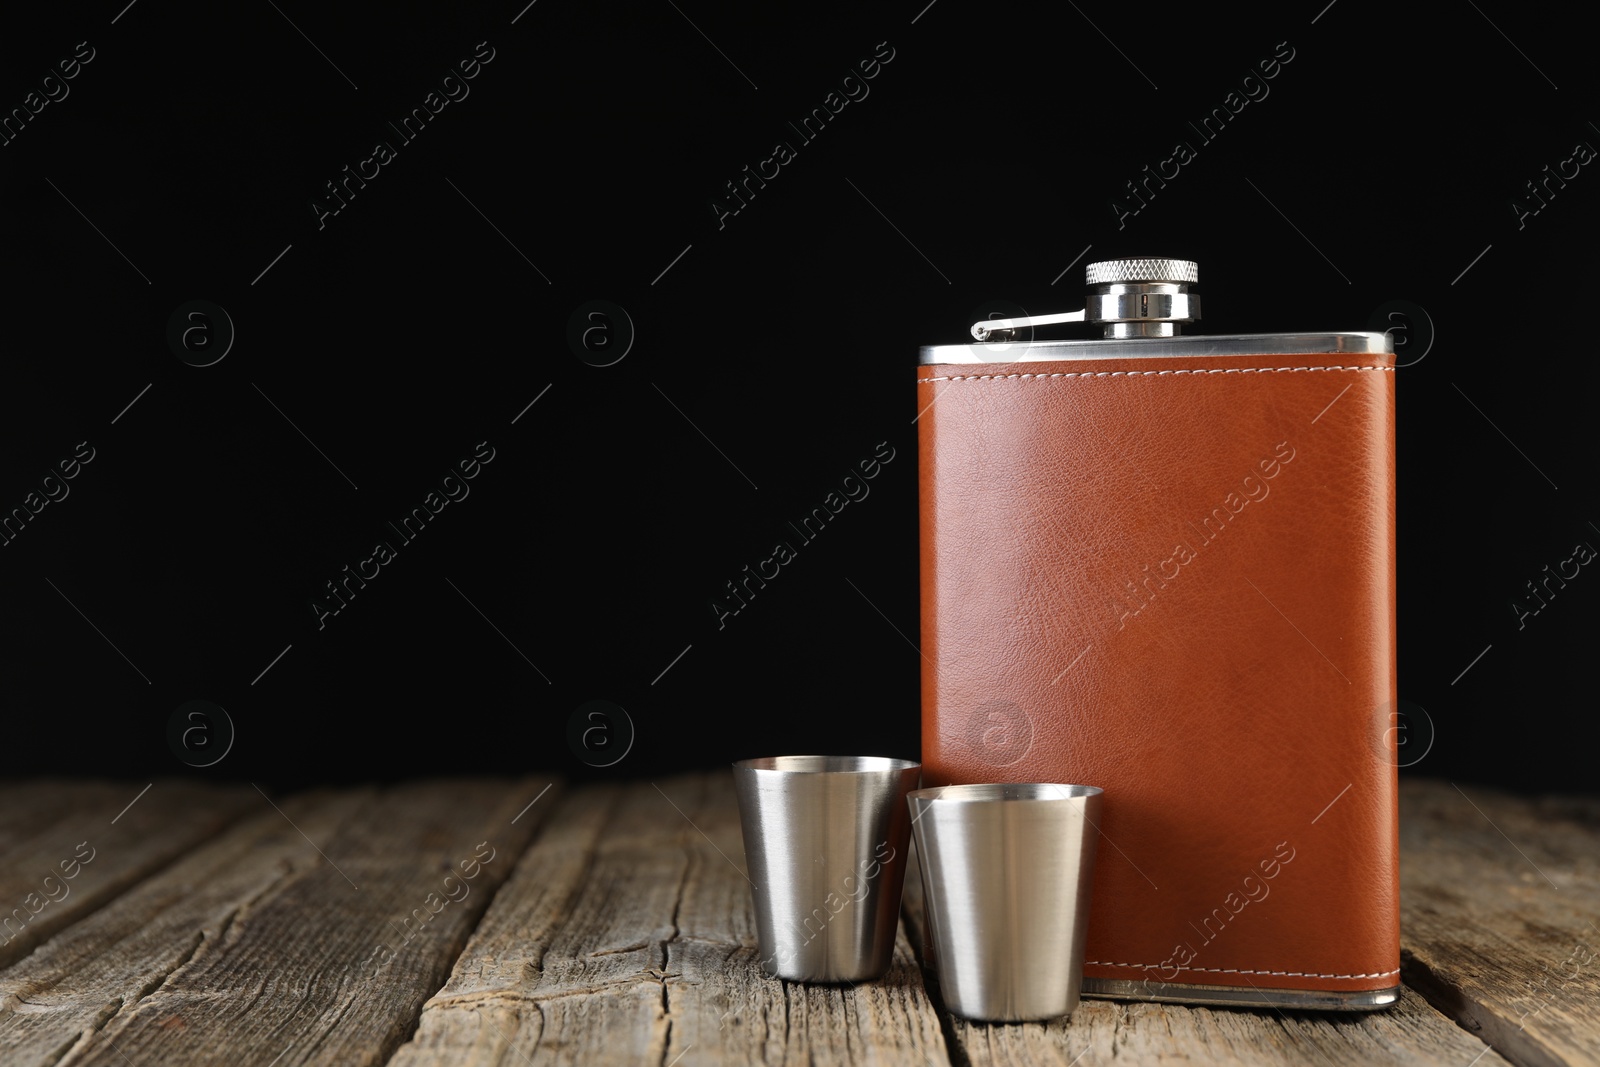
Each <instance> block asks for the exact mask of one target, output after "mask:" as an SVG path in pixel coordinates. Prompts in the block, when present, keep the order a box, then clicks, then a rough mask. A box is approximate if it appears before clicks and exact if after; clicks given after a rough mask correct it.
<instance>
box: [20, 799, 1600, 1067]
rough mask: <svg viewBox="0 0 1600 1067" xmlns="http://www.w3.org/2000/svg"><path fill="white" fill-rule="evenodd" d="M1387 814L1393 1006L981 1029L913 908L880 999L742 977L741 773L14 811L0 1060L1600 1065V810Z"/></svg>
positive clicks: (1453, 807) (1428, 802) (1184, 1013)
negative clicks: (925, 939)
mask: <svg viewBox="0 0 1600 1067" xmlns="http://www.w3.org/2000/svg"><path fill="white" fill-rule="evenodd" d="M141 790H144V791H143V792H141ZM130 802H131V803H130ZM1402 818H1403V831H1402V840H1403V846H1404V850H1405V852H1404V858H1405V863H1404V887H1405V888H1404V917H1403V926H1404V943H1405V954H1404V959H1403V965H1404V972H1403V973H1404V979H1405V982H1406V991H1405V996H1404V997H1403V999H1402V1000H1401V1002H1400V1003H1399V1005H1397V1006H1396V1007H1395V1008H1393V1009H1391V1010H1389V1011H1386V1012H1382V1013H1376V1014H1351V1015H1333V1016H1330V1015H1323V1014H1315V1013H1299V1012H1278V1011H1274V1010H1263V1011H1237V1010H1235V1011H1222V1010H1208V1009H1204V1008H1185V1007H1176V1006H1171V1005H1156V1004H1136V1003H1118V1002H1112V1001H1097V1000H1086V1001H1084V1002H1083V1003H1082V1004H1081V1005H1080V1007H1079V1008H1078V1010H1077V1011H1076V1012H1075V1013H1074V1014H1073V1015H1072V1017H1071V1019H1070V1020H1069V1021H1066V1022H1056V1023H1052V1024H1050V1025H1037V1024H1028V1025H1016V1026H987V1025H979V1024H971V1023H966V1022H963V1021H961V1020H958V1019H954V1018H952V1017H951V1016H950V1015H949V1014H948V1013H947V1012H945V1011H944V1010H943V1008H942V1006H941V1004H940V1002H939V1000H938V995H937V990H938V987H937V985H936V984H933V985H930V984H927V983H926V981H925V979H924V975H923V973H922V971H921V969H920V967H919V965H918V962H917V957H916V954H915V952H914V946H915V947H916V948H918V949H920V946H921V944H922V938H921V930H920V927H919V925H918V924H919V922H920V894H918V893H917V892H916V891H915V890H916V885H915V882H914V880H913V881H912V883H911V884H909V885H908V892H907V901H906V909H905V920H904V922H903V923H902V925H901V929H900V933H899V938H898V946H897V949H896V953H895V962H894V966H893V968H892V969H891V970H890V972H889V974H888V975H887V976H886V977H885V978H884V979H883V980H881V981H878V982H871V983H863V984H861V985H859V986H857V987H854V988H850V987H842V988H824V987H808V986H801V985H790V984H786V983H782V982H778V981H774V980H769V979H766V978H764V977H762V976H761V975H760V974H759V970H758V966H757V951H756V935H755V927H754V922H753V914H752V909H751V901H750V887H749V886H748V885H747V884H746V880H745V876H744V874H743V870H742V862H743V859H744V856H743V849H742V847H741V844H740V837H739V821H738V812H737V809H736V807H735V804H734V800H733V793H732V777H731V775H729V774H720V773H719V774H712V775H696V776H689V777H677V778H664V779H660V780H658V781H655V782H640V783H630V784H625V785H613V786H591V787H583V788H579V789H569V788H565V787H563V785H562V784H561V783H560V782H556V781H554V780H552V779H550V778H544V777H538V776H535V777H532V778H528V779H524V780H521V781H502V780H485V779H472V780H461V781H432V782H426V783H418V784H409V785H403V786H399V787H393V788H385V789H374V788H368V789H340V790H323V791H315V792H309V793H301V794H296V795H292V796H287V797H275V796H269V795H268V794H267V793H265V792H262V791H261V790H259V789H257V788H254V787H252V786H243V787H208V786H202V785H197V784H193V783H190V782H182V781H157V782H155V783H153V784H152V785H151V786H150V787H149V788H148V789H145V787H144V784H143V783H137V782H135V783H131V784H130V783H110V782H61V781H33V782H22V783H14V784H9V785H5V786H0V908H4V909H7V911H6V914H8V915H9V916H10V920H9V922H7V923H5V924H4V926H3V929H0V942H3V943H0V967H3V968H4V969H3V970H0V1064H4V1065H6V1067H25V1065H34V1064H38V1065H47V1064H48V1065H52V1067H54V1065H67V1064H74V1065H75V1064H101V1065H106V1067H128V1065H136V1067H144V1065H146V1064H149V1065H163V1067H165V1065H185V1064H226V1065H228V1067H244V1065H247V1064H254V1065H259V1067H290V1065H294V1064H311V1063H316V1064H341V1065H348V1064H383V1063H388V1064H395V1065H404V1067H421V1065H432V1064H452V1065H454V1064H504V1065H508V1067H516V1065H519V1064H522V1065H540V1067H543V1065H545V1064H574V1065H585V1067H588V1065H597V1064H628V1065H638V1064H649V1065H651V1067H694V1065H696V1064H779V1063H783V1064H812V1063H815V1064H832V1063H850V1064H896V1065H898V1064H914V1065H923V1064H937V1065H945V1064H954V1065H963V1064H990V1063H1000V1064H1059V1065H1062V1067H1065V1065H1068V1064H1082V1065H1088V1064H1095V1063H1101V1064H1104V1063H1109V1062H1111V1061H1112V1060H1113V1059H1115V1060H1116V1061H1117V1062H1119V1063H1126V1064H1140V1063H1169V1062H1183V1063H1241V1064H1242V1063H1250V1064H1295V1065H1305V1064H1371V1063H1405V1064H1422V1063H1428V1064H1448V1065H1452V1067H1469V1065H1473V1064H1476V1065H1481V1067H1486V1065H1489V1064H1503V1063H1508V1062H1509V1063H1516V1064H1576V1063H1600V960H1597V959H1596V955H1597V948H1600V798H1596V799H1574V800H1554V799H1550V800H1542V801H1529V800H1525V799H1519V798H1515V797H1512V796H1509V795H1505V794H1501V793H1496V792H1494V791H1492V790H1489V789H1482V788H1468V789H1467V790H1466V791H1465V792H1463V791H1461V790H1459V789H1457V788H1455V787H1454V786H1452V785H1450V784H1448V783H1442V782H1419V781H1408V782H1406V783H1405V784H1404V789H1403V801H1402Z"/></svg>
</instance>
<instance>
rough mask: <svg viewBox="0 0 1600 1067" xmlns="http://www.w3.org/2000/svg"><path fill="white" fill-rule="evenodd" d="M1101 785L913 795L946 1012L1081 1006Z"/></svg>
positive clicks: (1012, 1015)
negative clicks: (1079, 1002) (1080, 991)
mask: <svg viewBox="0 0 1600 1067" xmlns="http://www.w3.org/2000/svg"><path fill="white" fill-rule="evenodd" d="M1100 797H1101V790H1100V789H1099V788H1098V787H1095V786H1084V785H1056V784H1052V783H1037V782H1030V783H1016V784H997V785H950V786H942V787H939V788H935V789H919V790H917V791H916V792H914V793H912V794H911V795H910V797H908V798H907V799H908V806H909V809H910V811H911V824H912V830H913V832H914V833H915V834H916V840H917V858H918V859H919V860H920V861H921V866H922V884H923V895H924V899H925V901H926V910H927V919H926V921H927V923H928V927H929V930H928V933H929V936H930V938H931V940H932V942H933V949H934V956H935V957H936V960H937V964H936V965H937V970H938V975H939V987H940V991H941V993H942V995H943V997H944V1002H945V1006H946V1007H948V1008H949V1009H950V1010H951V1011H953V1012H954V1013H956V1014H957V1015H960V1016H963V1017H965V1018H968V1019H978V1020H985V1021H989V1022H1025V1021H1030V1020H1043V1019H1054V1018H1059V1017H1060V1016H1063V1015H1068V1014H1071V1012H1072V1009H1073V1008H1075V1007H1077V1006H1078V991H1079V987H1080V986H1081V984H1082V982H1083V950H1084V938H1085V936H1086V935H1087V933H1088V919H1089V887H1090V883H1091V881H1092V879H1093V875H1094V855H1095V845H1096V844H1097V843H1098V841H1099V838H1100V833H1099V830H1098V827H1099V825H1100Z"/></svg>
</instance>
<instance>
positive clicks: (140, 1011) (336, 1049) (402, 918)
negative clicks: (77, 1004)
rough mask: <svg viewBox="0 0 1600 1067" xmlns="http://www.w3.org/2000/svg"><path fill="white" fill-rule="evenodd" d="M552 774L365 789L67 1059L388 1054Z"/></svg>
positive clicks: (502, 874) (286, 1059) (433, 986)
mask: <svg viewBox="0 0 1600 1067" xmlns="http://www.w3.org/2000/svg"><path fill="white" fill-rule="evenodd" d="M548 784H549V783H548V782H547V781H546V780H543V779H539V780H531V779H530V780H524V781H521V782H515V783H513V782H510V781H494V780H473V781H461V782H429V783H419V784H415V785H407V786H402V787H397V788H395V789H392V790H385V791H383V792H381V793H378V794H376V795H375V796H372V797H370V798H368V799H367V800H365V801H364V802H363V803H362V804H360V805H359V807H358V809H357V810H356V811H354V812H353V813H352V814H351V815H350V816H349V817H348V818H345V819H343V820H342V821H340V822H339V823H338V826H337V828H336V829H334V830H333V832H332V833H331V836H329V837H327V838H325V839H324V840H321V841H316V840H315V838H314V836H312V835H308V836H312V839H313V841H315V844H314V846H313V845H310V844H308V846H307V847H315V848H316V849H317V850H318V851H319V852H320V853H321V854H322V858H323V859H324V862H319V863H316V864H314V865H313V864H309V863H307V864H305V865H301V864H299V863H295V864H293V865H292V866H291V867H290V869H288V870H286V871H285V872H284V874H283V876H282V877H281V878H280V879H279V880H278V881H277V882H275V883H273V884H271V885H270V886H269V887H268V888H267V889H266V890H265V891H264V892H262V893H261V894H260V896H259V899H256V900H253V901H250V902H248V903H246V904H245V905H244V906H242V907H240V908H239V909H238V911H237V913H236V914H234V915H233V916H232V919H231V922H228V923H227V924H226V926H225V927H221V926H219V927H218V928H217V930H216V936H212V937H207V936H205V927H204V926H203V925H200V926H194V925H191V929H192V930H193V931H194V933H191V937H193V936H196V934H198V935H199V943H198V947H197V948H196V950H195V952H194V955H193V958H191V959H190V960H188V961H187V962H186V963H184V964H183V965H182V966H179V967H178V968H177V969H176V970H174V971H172V972H171V973H170V974H168V975H166V976H165V978H164V980H163V981H161V983H160V985H159V987H158V988H155V989H153V990H150V991H148V994H147V995H146V996H144V997H143V999H140V1000H139V1001H138V1002H137V1003H136V1004H133V1005H132V1006H131V1008H129V1007H124V1009H123V1010H121V1011H119V1012H117V1014H116V1015H115V1016H113V1017H112V1018H111V1019H110V1020H109V1021H107V1022H106V1023H105V1025H104V1026H103V1027H102V1028H101V1029H99V1030H97V1031H95V1032H94V1033H93V1034H91V1035H90V1036H89V1037H88V1038H87V1039H85V1040H84V1042H83V1044H82V1046H81V1047H79V1048H77V1049H75V1050H74V1054H73V1056H72V1058H71V1060H70V1063H71V1064H73V1065H78V1064H85V1065H95V1067H126V1065H127V1064H128V1063H137V1064H145V1063H160V1064H163V1065H172V1067H183V1065H189V1064H195V1065H199V1064H208V1065H209V1064H217V1063H227V1064H230V1065H233V1064H244V1063H252V1064H259V1065H261V1067H267V1065H268V1064H274V1065H276V1067H292V1065H296V1064H330V1065H331V1064H339V1065H367V1064H378V1063H383V1062H384V1061H386V1060H387V1059H388V1058H389V1056H390V1055H391V1054H392V1052H393V1051H394V1049H395V1048H396V1047H398V1046H399V1044H400V1043H401V1042H402V1041H403V1040H404V1039H405V1037H406V1036H407V1035H408V1034H409V1033H410V1032H411V1030H412V1029H413V1027H414V1026H415V1025H416V1020H417V1015H418V1012H419V1011H420V1010H421V1008H422V1004H423V1002H424V1001H426V999H427V998H428V996H429V995H430V994H431V993H433V992H434V991H435V990H437V989H438V988H439V985H440V984H441V983H442V982H443V981H444V979H445V976H446V975H447V974H448V973H449V969H450V964H451V963H452V962H453V961H454V960H455V958H456V956H457V954H458V953H459V952H460V950H461V946H462V945H463V944H465V942H466V939H467V935H468V933H469V932H470V931H471V929H472V928H473V926H474V925H475V924H476V923H477V921H478V919H479V917H480V916H481V915H482V912H483V910H484V908H486V907H487V905H488V901H489V898H490V897H491V896H492V895H493V893H494V891H495V889H496V888H497V887H498V886H499V885H500V883H501V882H503V881H504V880H505V878H506V876H507V875H508V874H509V873H510V871H511V868H512V866H513V864H514V862H515V859H516V857H517V856H518V855H520V854H521V852H522V850H523V848H524V847H525V846H526V844H527V841H528V840H529V838H530V837H531V836H532V833H533V831H534V829H535V827H536V826H537V824H538V822H539V821H540V820H541V819H542V818H543V817H544V816H545V814H546V813H547V812H548V811H549V808H548V807H544V806H542V805H540V804H534V805H533V807H532V808H531V809H530V810H527V811H526V812H525V813H524V814H522V815H521V816H520V818H518V813H519V812H522V811H523V809H524V808H525V807H526V806H527V805H528V804H529V802H530V801H533V800H534V799H535V798H536V797H537V796H538V795H539V793H540V791H541V789H542V788H544V787H546V786H547V785H548ZM551 799H554V797H553V795H552V796H551V797H545V798H544V800H545V801H546V802H548V801H549V800H551ZM258 800H260V798H258ZM279 806H280V807H282V805H281V803H280V805H279ZM284 814H285V815H287V814H288V812H287V809H285V811H284ZM513 819H516V820H517V821H515V822H513ZM296 833H297V834H298V831H296ZM194 888H195V890H196V891H197V892H200V893H205V892H207V890H205V889H203V888H202V887H200V886H195V887H194ZM222 896H223V897H224V898H226V897H227V896H228V894H227V893H223V894H222ZM222 903H223V902H222V901H217V902H216V904H217V905H218V906H221V905H222ZM213 914H214V913H213ZM187 921H188V922H190V923H191V924H193V923H194V919H193V917H192V915H191V916H189V917H188V919H187Z"/></svg>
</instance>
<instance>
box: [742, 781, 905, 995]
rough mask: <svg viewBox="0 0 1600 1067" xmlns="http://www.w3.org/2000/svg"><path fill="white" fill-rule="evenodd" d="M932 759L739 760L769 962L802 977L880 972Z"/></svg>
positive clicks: (856, 977)
mask: <svg viewBox="0 0 1600 1067" xmlns="http://www.w3.org/2000/svg"><path fill="white" fill-rule="evenodd" d="M921 772H922V765H921V764H920V763H915V762H912V761H910V760H900V759H889V758H887V757H883V756H772V757H767V758H764V759H750V760H740V761H739V762H738V763H735V764H734V765H733V773H734V785H735V789H736V791H737V793H738V797H739V821H740V824H741V826H742V829H743V832H744V851H745V858H746V860H747V861H748V862H749V865H750V881H751V884H752V887H753V889H752V894H753V896H754V898H755V910H756V933H757V935H758V937H759V939H760V943H761V967H762V970H763V971H765V972H766V973H767V974H768V975H771V976H774V977H777V978H785V979H788V980H790V981H796V982H859V981H863V980H866V979H870V978H877V977H880V976H881V975H882V974H883V973H884V972H885V971H887V970H888V969H889V962H890V960H891V958H892V957H893V955H894V939H895V932H896V930H897V929H898V928H899V923H900V892H901V889H902V888H903V886H904V883H905V873H906V863H907V861H908V859H909V852H910V847H911V818H910V815H909V814H908V812H907V808H906V799H905V798H906V796H907V795H908V794H909V793H910V791H911V790H912V789H914V788H916V785H917V781H918V778H919V776H920V775H921Z"/></svg>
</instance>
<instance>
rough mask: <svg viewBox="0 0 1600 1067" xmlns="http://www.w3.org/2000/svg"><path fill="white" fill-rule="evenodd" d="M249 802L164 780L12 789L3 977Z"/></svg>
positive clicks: (0, 934)
mask: <svg viewBox="0 0 1600 1067" xmlns="http://www.w3.org/2000/svg"><path fill="white" fill-rule="evenodd" d="M146 785H148V786H149V787H150V788H149V789H148V790H146V789H145V786H146ZM249 792H250V791H249V789H248V788H242V789H241V788H226V789H217V788H212V787H209V786H204V785H198V784H195V783H192V782H184V781H177V780H166V779H162V780H159V781H155V782H139V783H131V782H70V781H62V780H38V781H28V782H13V783H8V784H7V785H6V786H4V787H3V789H0V967H3V966H5V965H6V964H9V963H11V962H12V961H14V960H17V959H20V958H22V957H23V956H25V955H26V954H27V953H28V952H29V951H31V950H32V949H33V948H34V946H36V945H38V944H39V943H40V942H41V941H43V940H45V939H46V938H48V937H50V935H52V934H54V933H55V932H56V931H58V930H62V929H65V928H66V927H68V926H70V925H71V924H72V923H74V922H76V921H78V920H79V919H81V918H82V917H83V916H85V915H89V914H91V913H92V912H94V911H95V910H96V909H97V908H100V907H101V906H103V905H104V904H105V903H106V902H107V901H110V900H112V899H114V898H115V897H116V896H117V895H118V894H119V893H121V892H122V891H123V890H125V889H127V888H128V887H129V886H130V885H133V884H134V883H135V882H137V881H138V880H140V879H141V878H144V877H146V876H147V875H149V874H150V873H152V872H153V871H156V870H159V869H160V868H162V867H164V866H166V865H167V864H169V863H171V862H172V861H173V860H174V859H175V858H177V857H178V856H181V855H182V854H183V853H184V852H185V851H186V850H188V849H190V848H193V847H194V846H195V845H197V844H198V843H199V842H202V841H204V840H206V839H207V838H209V837H212V836H213V835H215V834H217V833H219V832H220V831H221V830H222V829H223V828H224V827H226V826H227V825H228V824H229V823H230V822H233V821H234V820H235V819H238V818H239V817H240V816H241V814H242V813H243V812H245V811H246V810H248V809H249V805H250V803H251V801H250V798H249V796H248V795H247V794H248V793H249ZM141 794H142V795H141ZM129 804H132V807H128V805H129ZM68 872H74V873H72V874H71V876H70V877H69V876H68Z"/></svg>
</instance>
